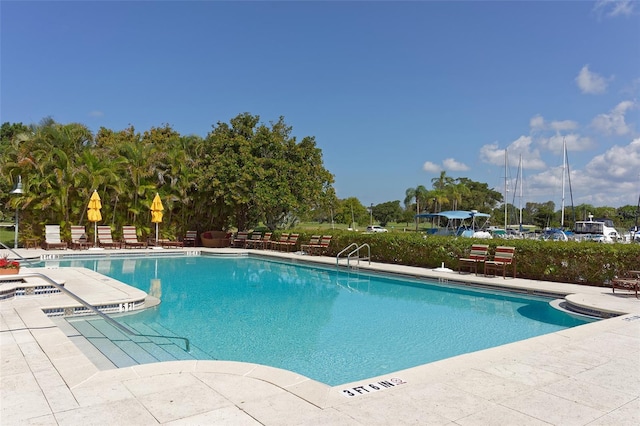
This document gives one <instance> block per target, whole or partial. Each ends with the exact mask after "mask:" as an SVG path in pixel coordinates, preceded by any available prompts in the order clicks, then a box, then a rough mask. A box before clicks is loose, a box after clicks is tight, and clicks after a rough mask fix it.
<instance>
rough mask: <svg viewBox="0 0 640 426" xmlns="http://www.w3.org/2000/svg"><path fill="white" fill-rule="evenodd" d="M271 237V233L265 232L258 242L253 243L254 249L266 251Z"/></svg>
mask: <svg viewBox="0 0 640 426" xmlns="http://www.w3.org/2000/svg"><path fill="white" fill-rule="evenodd" d="M272 235H273V232H265V233H264V235H263V236H262V238H261V239H260V241H256V242H254V244H255V246H256V248H259V249H266V248H267V247H269V244H271V236H272Z"/></svg>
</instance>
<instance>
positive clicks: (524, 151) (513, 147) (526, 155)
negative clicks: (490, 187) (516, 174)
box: [480, 136, 546, 169]
mask: <svg viewBox="0 0 640 426" xmlns="http://www.w3.org/2000/svg"><path fill="white" fill-rule="evenodd" d="M532 145H533V139H532V138H531V137H530V136H520V137H519V138H518V139H516V140H515V141H513V142H511V144H510V145H509V146H508V147H507V152H508V155H509V164H515V162H516V161H517V160H516V159H518V158H519V157H520V155H522V167H523V168H525V169H543V168H545V167H546V164H545V162H544V161H542V159H541V158H540V152H539V151H538V150H537V149H532ZM480 159H481V160H482V161H484V162H485V163H489V164H493V165H494V166H504V160H505V158H504V149H502V148H498V144H497V143H492V144H488V145H484V146H482V147H481V148H480Z"/></svg>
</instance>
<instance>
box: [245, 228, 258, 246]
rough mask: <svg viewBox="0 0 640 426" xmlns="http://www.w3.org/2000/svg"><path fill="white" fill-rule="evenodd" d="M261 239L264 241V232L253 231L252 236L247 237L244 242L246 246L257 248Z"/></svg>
mask: <svg viewBox="0 0 640 426" xmlns="http://www.w3.org/2000/svg"><path fill="white" fill-rule="evenodd" d="M260 241H262V232H252V233H251V238H247V240H246V241H245V242H244V248H257V245H258V244H260Z"/></svg>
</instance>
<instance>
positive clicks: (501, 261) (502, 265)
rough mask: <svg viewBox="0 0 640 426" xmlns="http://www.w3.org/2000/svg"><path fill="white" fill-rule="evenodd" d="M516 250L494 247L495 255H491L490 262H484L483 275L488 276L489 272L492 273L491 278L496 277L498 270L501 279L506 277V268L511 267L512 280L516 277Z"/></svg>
mask: <svg viewBox="0 0 640 426" xmlns="http://www.w3.org/2000/svg"><path fill="white" fill-rule="evenodd" d="M515 254H516V248H515V247H506V246H498V247H496V253H495V254H494V255H493V259H492V260H487V261H485V262H484V275H485V277H486V276H487V275H489V272H493V276H496V275H497V274H498V272H499V271H500V270H502V278H506V277H507V268H508V267H509V266H511V267H512V268H513V278H515V277H516V257H515Z"/></svg>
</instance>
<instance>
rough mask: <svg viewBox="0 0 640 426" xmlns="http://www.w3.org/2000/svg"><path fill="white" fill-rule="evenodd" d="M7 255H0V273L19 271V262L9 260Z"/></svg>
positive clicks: (15, 272)
mask: <svg viewBox="0 0 640 426" xmlns="http://www.w3.org/2000/svg"><path fill="white" fill-rule="evenodd" d="M8 257H9V256H8V255H6V254H5V255H2V256H0V275H10V274H17V273H18V272H20V262H17V261H15V260H9V259H8Z"/></svg>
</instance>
